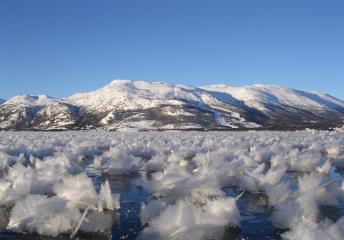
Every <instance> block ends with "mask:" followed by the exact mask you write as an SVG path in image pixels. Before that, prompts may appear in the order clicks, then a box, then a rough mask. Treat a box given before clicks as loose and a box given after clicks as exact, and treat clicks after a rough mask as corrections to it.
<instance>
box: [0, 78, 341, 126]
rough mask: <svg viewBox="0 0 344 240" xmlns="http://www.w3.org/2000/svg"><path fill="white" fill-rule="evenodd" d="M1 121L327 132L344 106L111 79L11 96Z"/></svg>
mask: <svg viewBox="0 0 344 240" xmlns="http://www.w3.org/2000/svg"><path fill="white" fill-rule="evenodd" d="M0 120H1V121H0V129H84V128H106V129H116V130H119V129H122V130H123V129H146V130H148V129H161V130H164V129H165V130H166V129H229V128H257V127H264V128H275V129H276V128H277V129H290V128H293V129H294V128H306V127H312V128H328V127H338V126H342V125H343V122H344V102H343V101H342V100H339V99H336V98H333V97H331V96H329V95H326V94H321V93H308V92H304V91H298V90H294V89H290V88H285V87H281V86H275V85H260V84H256V85H252V86H244V87H231V86H227V85H211V86H206V87H201V88H198V87H193V86H186V85H176V84H171V83H165V82H145V81H131V80H114V81H113V82H111V83H110V84H108V85H106V86H104V87H103V88H100V89H98V90H96V91H93V92H88V93H77V94H75V95H72V96H70V97H68V98H64V99H55V98H51V97H49V96H46V95H38V96H32V95H21V96H15V97H13V98H11V99H9V100H7V101H6V102H5V103H3V104H2V105H0Z"/></svg>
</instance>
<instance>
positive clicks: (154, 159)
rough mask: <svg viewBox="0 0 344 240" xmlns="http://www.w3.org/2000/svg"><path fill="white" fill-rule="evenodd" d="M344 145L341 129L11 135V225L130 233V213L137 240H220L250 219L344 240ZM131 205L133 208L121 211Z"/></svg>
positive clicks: (6, 143) (53, 231) (5, 196)
mask: <svg viewBox="0 0 344 240" xmlns="http://www.w3.org/2000/svg"><path fill="white" fill-rule="evenodd" d="M343 143H344V135H343V134H342V133H341V132H338V131H332V132H329V131H299V132H269V131H258V132H239V131H238V132H137V133H120V132H108V131H102V130H94V131H79V132H77V131H66V132H1V133H0V206H1V208H4V209H6V211H8V212H9V213H10V214H9V216H7V218H8V219H7V220H8V221H5V220H4V221H1V222H4V224H3V225H6V228H7V230H8V231H11V232H24V233H38V234H40V235H47V236H58V235H60V234H67V235H68V236H72V237H75V238H77V237H78V233H79V232H84V233H91V234H94V233H104V234H107V235H106V236H111V235H112V234H113V235H114V236H116V237H120V236H119V234H120V233H118V232H116V231H118V228H117V227H116V226H114V225H115V224H123V225H126V224H127V223H126V222H125V221H126V220H123V219H127V218H125V217H128V218H129V217H130V218H134V219H135V221H137V222H138V223H137V225H140V224H139V223H141V226H140V227H138V226H136V228H135V229H134V230H133V231H132V232H136V235H132V236H131V235H130V236H131V237H132V238H134V237H137V238H141V239H222V238H224V237H226V231H228V230H233V229H235V231H238V232H239V233H240V234H242V235H243V237H247V236H245V231H247V230H246V227H247V226H245V224H247V221H248V220H247V219H250V218H252V219H253V220H252V222H251V223H250V224H252V223H255V224H257V225H258V227H257V228H259V227H263V224H265V225H271V226H270V227H271V229H273V230H274V231H275V230H276V229H284V230H285V232H284V233H283V238H284V239H340V237H338V236H342V235H341V234H342V233H343V220H342V218H340V217H342V215H343V211H342V210H343V199H344V190H343V189H344V187H343V186H344V183H343V182H344V181H343V166H344V156H343V147H342V146H343ZM128 179H129V180H128ZM120 180H123V181H124V180H125V181H128V182H127V183H125V184H123V183H121V181H120ZM131 188H132V189H136V190H135V191H136V192H135V193H130V194H128V193H127V194H121V191H123V189H124V190H125V191H129V189H131ZM137 189H140V190H137ZM133 191H134V190H133ZM249 196H251V197H252V198H253V200H252V199H251V200H250V199H249V198H250V197H249ZM132 198H134V200H133V199H132ZM132 201H134V202H135V201H137V202H135V204H137V205H135V206H137V208H136V209H135V212H134V211H132V212H129V210H128V209H127V208H123V207H122V204H124V205H125V204H127V205H131V204H134V203H133V202H132ZM249 201H251V202H249ZM239 207H240V208H239ZM120 208H122V209H121V210H120V211H118V209H120ZM326 208H331V209H332V211H333V212H334V214H333V213H331V212H326V210H324V209H326ZM255 209H260V210H259V211H258V210H255ZM250 211H252V212H253V213H250ZM255 211H256V212H255ZM324 211H325V212H324ZM262 212H263V213H264V214H265V215H266V218H267V219H269V221H267V222H264V223H260V219H256V218H258V217H259V214H261V213H262ZM256 213H258V214H256ZM116 214H122V215H121V221H122V220H123V221H124V222H122V223H120V222H119V221H116V219H117V217H116ZM250 214H251V215H250ZM129 224H130V222H128V225H129ZM259 224H262V225H261V226H260V225H259ZM3 231H5V230H3ZM122 231H123V230H122ZM262 232H263V231H262ZM240 234H239V236H241V235H240ZM123 236H125V235H124V234H123ZM123 236H122V237H123ZM264 237H265V236H261V235H260V236H256V238H257V239H259V238H264ZM0 238H1V231H0ZM266 238H268V237H266ZM270 239H271V236H270Z"/></svg>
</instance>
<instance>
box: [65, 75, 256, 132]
mask: <svg viewBox="0 0 344 240" xmlns="http://www.w3.org/2000/svg"><path fill="white" fill-rule="evenodd" d="M68 101H69V102H70V103H73V104H75V105H77V106H80V107H83V108H84V109H86V111H88V112H98V113H100V115H103V117H102V118H101V119H99V124H100V125H109V124H112V125H114V126H113V127H115V128H118V127H124V126H127V123H128V121H129V122H132V119H131V117H132V116H129V118H126V119H123V118H120V119H119V117H118V116H117V120H118V121H114V119H116V114H117V113H118V112H119V111H122V112H123V111H124V112H129V111H135V114H136V115H134V114H131V115H134V117H135V118H134V121H135V122H141V123H140V124H139V125H140V126H142V124H143V125H144V126H145V127H146V128H154V126H152V125H155V127H157V126H159V127H163V128H175V127H176V125H178V128H184V127H185V126H186V125H187V126H189V125H190V121H192V122H191V125H193V126H194V127H196V128H202V127H204V123H200V121H199V119H198V120H197V119H195V116H196V115H197V114H200V115H202V116H203V115H204V113H206V114H210V115H211V117H210V118H212V121H214V120H215V121H214V122H213V123H211V124H210V123H209V124H208V125H209V126H211V125H212V124H213V125H214V126H215V125H219V126H233V127H238V125H245V126H248V125H253V126H258V125H257V124H254V123H251V122H249V121H245V119H244V118H242V117H241V116H240V113H242V112H244V111H245V110H242V109H239V108H238V107H239V105H240V101H238V100H236V99H233V98H230V97H228V96H227V97H223V96H222V98H220V97H218V96H216V95H215V94H214V93H212V92H209V91H206V90H203V89H200V88H196V87H191V86H185V85H174V84H170V83H165V82H152V83H150V82H145V81H131V80H114V81H113V82H112V83H110V84H108V85H106V86H105V87H103V88H101V89H99V90H96V91H94V92H89V93H78V94H75V95H73V96H71V97H69V98H68ZM224 105H226V106H227V108H223V106H224ZM186 106H188V108H187V107H186ZM215 106H217V107H220V108H214V107H215ZM190 107H192V108H193V109H194V110H195V109H196V110H195V111H196V112H197V113H195V111H193V112H191V111H190ZM241 107H242V106H241ZM234 108H235V109H236V110H237V111H235V110H234ZM154 109H155V110H156V109H159V113H158V112H156V111H154ZM144 110H146V112H147V110H148V111H153V112H152V113H151V114H150V115H151V116H150V118H149V119H148V120H149V122H147V121H146V120H147V119H146V117H144V119H141V115H145V113H142V111H144ZM238 111H239V113H238ZM98 115H99V114H98ZM226 115H227V116H226ZM191 116H194V119H190V118H191ZM178 117H179V118H182V117H184V118H185V117H188V120H185V121H183V124H173V122H176V118H178ZM196 117H197V116H196ZM199 117H201V116H199ZM138 118H139V119H138ZM163 118H169V120H167V119H165V122H164V123H161V119H163ZM203 118H204V119H206V118H207V116H203ZM142 121H143V122H142ZM207 121H208V120H207ZM114 122H115V124H113V123H114ZM208 122H209V121H208ZM123 123H124V124H123ZM171 124H172V125H173V126H171ZM130 125H131V126H132V125H133V124H130ZM134 125H137V124H136V123H135V124H134Z"/></svg>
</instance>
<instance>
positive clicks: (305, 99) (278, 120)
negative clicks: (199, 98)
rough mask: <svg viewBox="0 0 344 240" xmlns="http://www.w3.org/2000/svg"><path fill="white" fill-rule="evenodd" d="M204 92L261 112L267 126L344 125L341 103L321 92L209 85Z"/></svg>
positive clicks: (272, 86)
mask: <svg viewBox="0 0 344 240" xmlns="http://www.w3.org/2000/svg"><path fill="white" fill-rule="evenodd" d="M202 88H203V89H206V90H209V91H214V92H223V93H226V94H229V95H231V96H232V97H234V98H236V99H238V100H241V101H243V102H244V103H245V105H247V106H249V107H251V108H254V109H256V110H258V111H260V112H262V113H264V114H265V115H266V116H267V117H268V120H267V121H266V122H265V123H264V125H265V126H268V127H276V128H285V127H287V128H303V127H308V126H309V127H315V128H321V127H332V126H338V125H341V124H343V114H344V101H342V100H339V99H336V98H334V97H331V96H329V95H327V94H322V93H308V92H304V91H299V90H295V89H290V88H285V87H281V86H276V85H261V84H255V85H251V86H244V87H231V86H227V85H223V84H220V85H211V86H205V87H202Z"/></svg>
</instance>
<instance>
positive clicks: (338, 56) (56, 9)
mask: <svg viewBox="0 0 344 240" xmlns="http://www.w3.org/2000/svg"><path fill="white" fill-rule="evenodd" d="M343 12H344V1H343V0H259V1H258V0H223V1H222V0H118V1H115V0H112V1H110V0H92V1H91V0H58V1H55V0H30V1H28V0H1V1H0V98H5V99H8V98H10V97H12V96H14V95H19V94H48V95H50V96H53V97H66V96H69V95H72V94H73V93H76V92H87V91H92V90H96V89H98V88H100V87H102V86H104V85H106V84H108V83H109V82H111V81H112V80H113V79H132V80H147V81H167V82H171V83H178V84H188V85H194V86H203V85H209V84H215V83H225V84H228V85H232V86H242V85H249V84H254V83H261V84H277V85H282V86H287V87H291V88H296V89H300V90H305V91H320V92H325V93H329V94H331V95H333V96H335V97H337V98H340V99H342V100H343V99H344V14H343Z"/></svg>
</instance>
